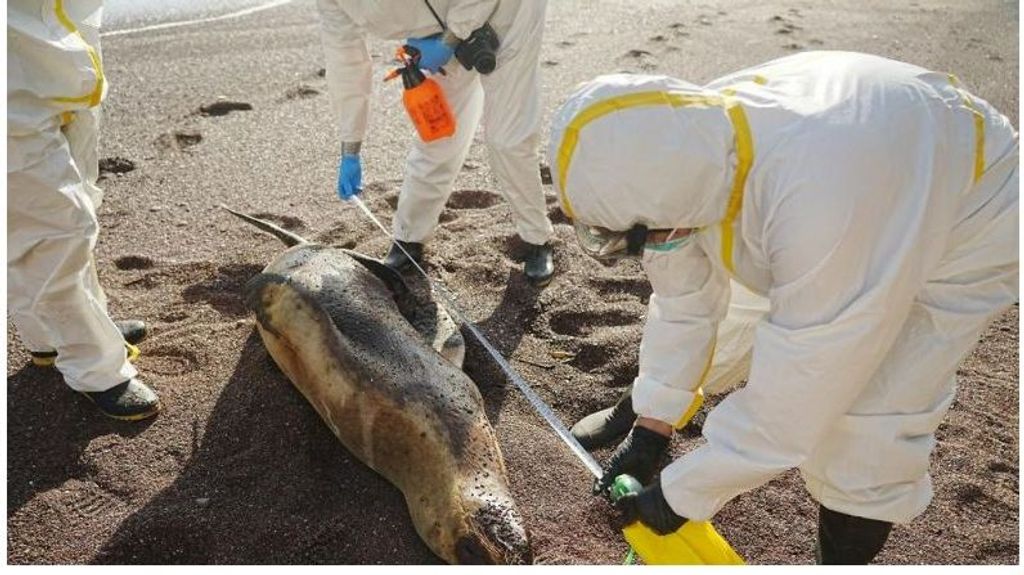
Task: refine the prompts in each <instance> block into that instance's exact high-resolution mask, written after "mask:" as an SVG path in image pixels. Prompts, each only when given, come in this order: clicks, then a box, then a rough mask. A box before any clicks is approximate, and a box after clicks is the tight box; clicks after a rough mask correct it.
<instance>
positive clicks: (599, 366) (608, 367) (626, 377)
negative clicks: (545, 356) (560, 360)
mask: <svg viewBox="0 0 1024 575" xmlns="http://www.w3.org/2000/svg"><path fill="white" fill-rule="evenodd" d="M616 345H617V344H616V343H612V342H605V343H591V342H585V343H583V344H582V345H581V346H580V347H579V349H577V350H576V355H575V356H573V358H572V359H570V360H569V361H568V362H567V363H568V364H569V365H571V366H573V367H575V368H576V369H578V370H580V371H581V372H584V373H599V374H603V375H607V376H608V377H610V378H611V380H612V381H613V382H620V383H627V382H630V381H632V380H633V378H634V377H636V374H637V364H636V358H635V357H633V355H632V354H626V355H627V356H628V357H627V359H626V360H624V361H623V360H621V359H617V358H615V357H613V355H614V353H615V347H616Z"/></svg>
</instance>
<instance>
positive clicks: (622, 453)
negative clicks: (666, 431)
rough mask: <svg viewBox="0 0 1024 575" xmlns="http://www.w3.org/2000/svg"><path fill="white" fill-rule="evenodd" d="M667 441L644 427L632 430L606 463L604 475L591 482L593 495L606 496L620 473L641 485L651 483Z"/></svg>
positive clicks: (667, 439) (667, 438)
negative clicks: (625, 474) (634, 479)
mask: <svg viewBox="0 0 1024 575" xmlns="http://www.w3.org/2000/svg"><path fill="white" fill-rule="evenodd" d="M669 439H671V438H670V437H666V436H664V435H662V434H660V433H658V432H656V431H651V430H650V429H647V428H646V427H640V426H636V427H634V428H633V431H630V432H629V435H627V436H626V439H623V440H622V443H620V444H619V447H618V448H617V449H616V450H615V453H612V456H611V458H609V459H608V464H607V465H605V468H604V475H603V476H602V477H601V479H598V480H597V481H595V482H594V494H595V495H597V494H600V493H604V492H606V491H607V490H608V488H609V487H611V485H612V483H613V482H614V481H615V478H616V477H618V476H619V475H622V474H623V473H628V474H629V475H632V476H633V477H635V478H636V479H637V481H639V482H640V483H647V482H648V481H650V480H651V477H654V472H655V471H657V468H658V464H660V463H661V458H662V456H664V455H665V451H666V450H667V449H668V442H669Z"/></svg>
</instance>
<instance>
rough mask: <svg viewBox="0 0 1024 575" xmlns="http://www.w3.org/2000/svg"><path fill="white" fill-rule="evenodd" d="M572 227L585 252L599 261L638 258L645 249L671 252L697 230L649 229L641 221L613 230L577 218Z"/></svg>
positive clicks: (683, 243)
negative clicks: (583, 222)
mask: <svg viewBox="0 0 1024 575" xmlns="http://www.w3.org/2000/svg"><path fill="white" fill-rule="evenodd" d="M573 228H575V230H576V239H577V240H579V243H580V247H582V248H583V251H584V253H586V254H587V255H588V256H590V257H592V258H594V259H596V260H599V261H615V260H619V259H623V258H637V259H639V258H640V257H642V256H643V253H644V250H645V249H646V250H653V251H659V252H670V251H672V250H676V249H679V248H681V247H682V246H683V245H685V244H686V243H687V242H689V241H690V239H691V238H692V237H693V233H694V232H695V231H696V230H694V229H688V228H677V229H674V230H667V229H658V230H649V229H647V226H645V225H643V224H636V225H634V226H633V227H632V228H630V229H629V230H626V231H612V230H609V229H608V228H602V227H600V226H588V225H586V224H581V223H579V222H573Z"/></svg>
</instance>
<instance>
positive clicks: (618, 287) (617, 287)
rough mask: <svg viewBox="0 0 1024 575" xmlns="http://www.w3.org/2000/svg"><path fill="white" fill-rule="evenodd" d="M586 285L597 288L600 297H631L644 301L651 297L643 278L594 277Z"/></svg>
mask: <svg viewBox="0 0 1024 575" xmlns="http://www.w3.org/2000/svg"><path fill="white" fill-rule="evenodd" d="M587 283H589V284H590V285H592V286H594V287H595V288H597V293H598V294H600V295H602V296H612V295H632V296H636V297H638V298H640V299H646V298H648V297H650V295H651V284H650V283H649V282H648V281H647V280H645V279H643V278H634V277H606V278H602V277H594V278H590V279H589V280H587Z"/></svg>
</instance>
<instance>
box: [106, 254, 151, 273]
mask: <svg viewBox="0 0 1024 575" xmlns="http://www.w3.org/2000/svg"><path fill="white" fill-rule="evenodd" d="M154 265H155V263H154V262H153V259H152V258H149V257H146V256H136V255H129V256H121V257H119V258H117V259H116V260H114V266H115V267H117V269H119V270H148V269H150V268H152V267H153V266H154Z"/></svg>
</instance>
